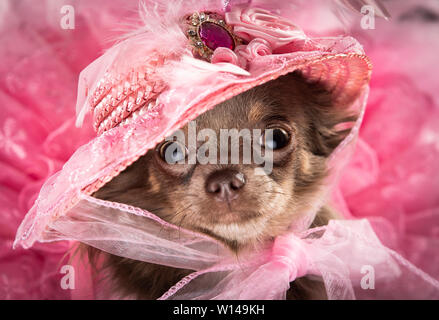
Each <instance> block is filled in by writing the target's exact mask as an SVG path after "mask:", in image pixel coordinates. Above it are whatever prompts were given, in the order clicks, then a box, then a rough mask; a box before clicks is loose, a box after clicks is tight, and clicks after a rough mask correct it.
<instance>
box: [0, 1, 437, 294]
mask: <svg viewBox="0 0 439 320" xmlns="http://www.w3.org/2000/svg"><path fill="white" fill-rule="evenodd" d="M275 2H281V3H283V5H284V6H286V7H288V6H287V5H285V3H286V2H284V1H274V2H273V3H275ZM5 3H6V5H4V6H3V7H2V8H0V17H1V19H0V21H1V22H0V43H1V44H2V45H1V46H0V58H1V60H2V62H3V63H2V64H1V66H0V102H1V105H2V107H1V108H2V109H1V110H2V113H1V117H0V169H1V170H0V180H1V185H0V188H1V193H0V205H1V208H2V209H1V215H2V219H1V222H0V239H1V240H0V274H1V275H2V276H1V277H0V298H1V299H25V298H27V299H69V298H84V297H88V298H92V297H94V298H96V297H103V296H100V295H99V294H95V292H91V291H92V290H93V289H92V288H86V287H87V286H86V283H87V281H83V282H82V287H81V288H82V289H83V290H79V293H78V291H76V290H72V291H69V290H63V289H62V288H61V286H60V285H59V284H60V281H61V278H62V276H63V274H62V273H61V272H60V266H61V265H63V264H67V263H70V262H67V260H66V257H65V255H66V253H67V252H68V250H69V248H70V246H71V243H69V242H68V241H62V242H53V243H41V244H39V243H37V244H36V245H34V246H33V247H32V248H31V249H28V250H24V249H22V248H17V249H15V250H12V243H13V239H14V236H15V232H16V230H17V228H18V225H19V224H20V222H21V220H22V219H23V217H24V215H25V213H26V212H27V211H28V210H30V209H31V207H32V205H33V202H34V200H35V199H36V197H37V194H38V192H39V190H40V188H41V186H42V184H43V183H44V182H45V180H46V179H47V178H48V177H49V176H52V175H53V174H54V173H55V172H57V171H58V170H60V169H61V167H62V166H63V164H64V163H65V162H66V161H67V160H68V158H69V157H70V156H71V155H72V154H73V152H74V151H75V150H76V149H77V148H78V147H79V146H81V145H83V144H85V143H86V142H88V141H89V140H90V139H91V138H92V137H93V136H94V133H93V130H92V128H91V126H88V125H84V126H83V128H81V129H78V128H76V127H75V110H74V109H75V108H74V104H75V100H76V95H75V92H76V83H77V79H78V75H79V72H80V71H81V70H82V69H83V68H85V67H86V66H87V65H88V64H89V63H90V62H92V61H93V60H94V59H96V58H97V57H98V55H99V54H101V53H102V49H103V48H104V47H108V44H109V41H108V40H109V38H111V37H114V36H117V35H119V33H118V32H114V33H112V32H113V30H114V25H115V21H118V20H122V18H123V19H125V18H126V17H129V16H133V12H135V11H136V10H135V9H136V8H137V1H133V2H129V3H127V2H126V1H112V2H111V4H109V3H108V1H100V0H93V1H78V2H77V5H76V6H75V10H76V14H77V21H76V28H75V29H74V30H63V29H61V28H60V27H59V19H58V18H59V16H60V15H59V12H60V7H61V6H62V5H64V3H63V2H62V1H61V2H59V4H57V5H54V4H52V3H50V4H49V3H47V4H46V5H36V4H35V3H34V1H31V0H27V1H7V2H5ZM315 3H318V1H310V3H309V8H311V7H312V8H313V9H315V8H316V7H315ZM387 3H388V9H389V11H390V12H391V14H392V16H394V17H398V16H401V15H403V14H404V13H407V12H410V9H411V8H413V7H414V5H415V4H417V2H416V1H414V0H413V1H406V2H404V3H401V2H398V1H388V2H386V5H387ZM217 5H218V6H221V5H222V3H219V2H218V3H217ZM425 6H426V7H428V8H430V9H431V10H435V11H436V12H438V11H439V9H438V8H437V4H435V2H434V1H425ZM322 8H323V7H322ZM310 11H311V10H308V11H306V10H303V11H302V10H298V9H297V7H296V11H288V12H291V13H290V14H289V16H290V17H295V18H296V19H295V20H294V21H295V23H296V21H297V25H300V27H301V28H302V29H303V30H304V31H305V32H312V33H315V34H319V35H322V34H325V35H333V34H338V33H339V32H340V31H341V30H340V22H339V20H338V19H337V18H334V16H333V15H332V14H331V13H330V12H329V11H328V10H326V9H325V10H323V9H322V10H321V11H319V10H313V11H312V14H310ZM48 12H49V13H51V14H48ZM285 12H286V11H285ZM47 16H52V17H56V18H53V21H51V20H50V19H49V20H46V19H45V18H43V17H47ZM322 16H324V17H329V18H328V19H322V18H321V17H322ZM246 17H247V18H248V19H250V20H254V19H260V20H261V21H267V20H266V18H267V16H266V14H265V13H258V14H255V13H252V12H250V13H249V14H248V15H247V16H246ZM232 18H233V19H236V17H232ZM232 18H231V19H232ZM261 18H263V19H261ZM268 18H269V17H268ZM268 18H267V19H268ZM234 21H235V20H234ZM268 21H269V20H268ZM240 23H243V25H242V27H241V28H242V29H241V30H242V35H244V36H245V34H251V33H255V32H256V33H257V32H259V31H258V29H255V30H253V29H251V30H250V29H248V28H247V27H248V26H246V25H245V24H244V23H245V21H241V22H240ZM261 23H262V22H261ZM264 23H265V22H264ZM355 23H356V24H355V25H353V26H352V27H351V30H350V31H351V33H352V35H353V36H355V37H356V38H357V39H359V40H360V42H361V43H362V44H363V45H364V46H365V50H366V52H367V54H368V55H369V56H370V57H371V59H372V61H373V63H374V75H373V78H372V82H371V90H370V97H369V103H368V106H367V111H366V113H365V115H364V123H363V125H362V128H361V130H360V136H359V139H358V142H357V148H356V152H355V153H354V157H353V159H352V161H351V163H350V165H349V166H348V167H347V168H346V170H345V171H344V173H343V176H342V177H341V179H340V182H339V187H338V188H335V190H334V192H333V199H334V204H335V205H336V206H337V208H338V209H339V211H341V212H343V213H344V214H345V216H346V217H348V218H350V219H351V218H370V219H369V220H370V221H371V226H372V227H373V231H372V229H371V228H370V225H369V222H364V221H365V220H358V221H357V220H352V221H351V220H347V221H341V222H333V223H331V224H330V225H329V226H328V227H327V228H325V233H324V236H323V237H321V238H317V239H314V238H313V237H312V235H313V234H318V233H319V232H322V231H323V230H311V231H310V232H309V234H307V235H303V238H297V237H296V238H294V237H292V236H291V237H289V238H288V237H287V239H288V241H286V240H285V239H279V241H278V243H277V244H278V247H277V248H275V250H274V251H273V255H270V254H268V253H267V254H266V255H263V256H261V257H259V259H260V260H259V259H258V260H257V263H256V264H254V265H249V266H248V268H249V270H251V271H252V272H251V273H250V274H251V277H249V278H245V277H243V275H242V274H240V273H237V272H234V270H235V269H234V268H235V265H234V264H233V263H232V264H228V265H227V266H226V265H220V267H218V266H217V265H215V263H214V262H215V258H214V257H212V256H207V258H206V260H202V261H203V262H204V263H205V264H203V265H200V270H201V269H203V268H204V269H205V268H206V266H212V267H213V266H214V265H215V268H214V269H212V270H210V271H212V272H213V271H216V272H220V271H221V270H223V271H224V277H223V278H222V279H223V281H222V282H221V283H218V284H217V285H216V286H215V287H213V288H212V290H211V291H210V292H209V293H205V295H204V296H202V297H197V296H194V295H193V292H196V290H191V288H198V287H202V286H203V283H204V282H207V281H209V276H210V273H209V272H204V273H202V274H201V273H200V274H196V275H192V278H190V279H185V281H186V282H185V283H184V286H183V285H180V286H177V287H176V288H173V289H171V291H170V292H169V294H168V295H167V296H165V297H169V298H172V297H174V298H215V297H216V298H254V297H253V296H251V295H249V293H252V292H254V293H255V294H258V295H257V296H255V297H258V298H283V295H284V291H282V290H286V288H285V287H282V285H284V284H285V283H286V282H285V279H287V280H291V279H293V278H295V277H298V276H300V275H303V274H304V273H306V274H309V273H312V274H316V275H320V276H322V277H323V279H324V280H327V281H329V280H331V279H332V280H333V279H340V282H341V283H342V282H343V281H346V279H348V278H349V279H350V283H342V284H343V285H341V286H336V285H334V286H328V287H327V290H328V295H329V297H330V298H334V299H337V298H338V299H339V298H354V297H357V298H389V297H390V298H393V297H394V298H397V297H405V298H420V297H422V298H436V299H437V298H438V296H437V289H435V288H437V286H438V284H437V279H439V270H438V268H437V265H438V264H439V255H438V252H437V248H438V247H439V177H438V172H439V164H438V161H437V159H438V158H439V134H438V128H439V107H438V104H439V95H438V93H437V88H438V87H439V77H437V75H435V73H434V72H431V70H432V68H433V67H434V66H435V64H436V60H437V54H436V52H437V50H438V48H439V43H438V41H439V40H438V39H437V37H435V35H436V34H438V31H439V25H438V24H437V23H425V22H422V21H419V20H416V19H413V20H404V21H403V20H401V21H398V20H397V19H395V20H394V21H393V22H385V21H380V20H377V21H376V24H377V25H376V29H378V30H379V32H373V33H372V32H370V30H362V29H360V28H359V23H358V20H355ZM322 30H324V32H322ZM276 35H277V34H276ZM297 35H300V32H299V31H298V30H296V29H295V28H294V26H291V25H289V24H287V26H286V28H285V34H282V36H283V38H288V37H290V36H297ZM283 44H284V43H283V42H272V44H271V48H274V47H275V48H279V50H281V49H282V48H281V46H282V45H283ZM303 45H304V44H303V43H302V42H299V43H298V44H297V46H303ZM263 50H264V51H259V49H258V48H257V47H255V51H252V52H253V54H258V55H261V54H260V53H261V52H262V53H263V52H265V50H268V49H266V48H265V47H264V48H263ZM281 51H282V50H281ZM230 61H233V62H234V61H235V60H233V59H232V60H230ZM237 65H238V66H242V64H240V63H239V60H238V62H237ZM244 68H245V66H244ZM177 72H178V70H177ZM164 111H166V110H164ZM85 123H87V122H85ZM151 123H154V122H151ZM117 134H118V131H117V130H116V131H114V132H112V133H111V134H109V135H108V139H109V140H111V135H117ZM142 148H145V146H142ZM71 178H72V179H74V178H75V177H71ZM46 188H50V183H48V184H47V185H46ZM54 196H55V195H54ZM78 196H79V195H78ZM49 200H50V199H47V201H49ZM62 222H63V221H59V225H58V227H59V228H61V227H65V226H66V225H67V224H66V225H64V226H63V225H62V224H61V223H62ZM347 229H348V230H350V232H346V230H347ZM340 230H344V231H343V234H344V235H345V236H351V237H353V238H352V239H354V240H355V241H358V242H354V243H356V244H358V245H359V246H361V247H362V248H363V249H364V250H372V249H373V253H371V254H370V255H366V256H361V257H357V256H353V257H352V256H351V254H352V252H351V251H348V250H349V249H348V247H343V246H340V247H338V246H336V245H335V243H341V244H344V243H345V242H337V241H340V239H339V237H338V234H339V233H338V232H339V231H340ZM357 232H358V233H359V234H362V235H368V237H367V239H360V238H357V237H355V235H356V234H357ZM375 233H376V234H377V235H378V238H379V240H378V238H376V237H375ZM51 236H52V237H53V238H52V239H56V234H51ZM188 237H189V236H188ZM282 240H285V242H283V241H282ZM345 240H346V239H345ZM298 241H300V243H301V245H300V247H301V248H302V247H303V248H307V249H309V250H307V251H306V257H305V255H304V256H303V257H302V258H300V259H298V260H300V261H301V263H300V265H296V264H291V261H297V260H296V259H295V257H291V256H288V255H287V254H286V253H285V252H291V251H293V250H292V249H293V248H294V245H295V244H296V245H297V243H299V242H298ZM346 241H347V240H346ZM362 241H363V242H362ZM366 241H367V242H372V243H373V245H372V246H370V243H368V244H367V245H366ZM350 242H351V245H352V241H350ZM284 245H285V246H287V247H288V248H289V250H286V251H285V250H284ZM182 248H184V246H183V247H182ZM349 248H351V247H349ZM389 248H390V249H389ZM107 249H108V251H110V249H109V248H107ZM321 250H324V252H322V251H321ZM267 252H268V251H267ZM294 252H295V251H294ZM328 252H329V254H330V255H331V259H326V260H321V257H322V256H323V255H324V254H325V253H326V254H328ZM194 254H195V252H194ZM197 254H199V252H198V253H197ZM298 254H299V255H301V254H304V252H300V253H298ZM346 256H349V257H350V258H349V259H351V260H352V261H355V263H357V264H365V265H367V264H373V265H376V266H378V269H377V270H376V274H377V275H379V274H380V275H382V276H383V278H382V279H380V278H377V281H379V283H381V284H382V285H383V286H384V285H387V286H389V288H392V290H387V291H386V290H384V291H386V292H387V295H385V294H383V295H380V293H379V292H378V291H367V290H366V291H365V290H361V289H358V284H359V283H360V281H359V278H358V277H360V276H361V275H362V274H358V270H361V268H358V266H355V265H354V266H352V265H350V266H349V265H344V264H343V263H341V262H340V261H344V260H348V259H346V258H345V257H346ZM272 257H275V258H274V259H273V261H274V262H273V261H271V260H270V259H271V258H272ZM208 258H211V260H209V259H208ZM370 259H376V260H373V261H371V260H370ZM181 261H183V260H181ZM184 261H186V260H184ZM287 262H288V263H287ZM381 262H382V263H381ZM221 268H222V269H221ZM349 268H352V270H349ZM354 269H355V271H356V272H357V273H355V272H353V270H354ZM273 270H276V271H277V272H276V274H277V276H275V277H273V276H270V277H267V276H266V274H267V273H270V275H272V274H273V272H272V271H273ZM395 270H397V271H398V272H396V271H395ZM351 271H352V272H351ZM346 273H350V274H351V275H350V276H346ZM81 274H83V275H84V277H86V276H87V272H86V270H84V271H83V272H81ZM395 274H399V277H402V278H403V279H405V283H411V284H414V285H413V287H408V288H405V289H406V290H405V291H404V290H403V289H404V288H403V287H399V286H398V284H395V283H392V281H390V280H389V278H388V277H386V275H395ZM267 278H269V279H270V282H271V281H273V282H277V281H279V287H278V289H279V290H278V291H276V292H273V291H264V290H265V289H266V288H267V286H268V285H269V284H268V283H266V282H265V281H262V280H263V279H267ZM85 279H87V278H85ZM388 280H389V281H388ZM236 281H240V282H241V283H242V284H243V285H242V286H240V287H239V288H237V287H236V286H235V283H236ZM255 281H259V282H260V285H261V286H260V287H259V288H256V289H255V291H249V290H246V289H248V288H250V285H249V287H246V286H245V284H249V283H255ZM386 281H387V282H386ZM352 283H356V284H357V287H356V286H353V285H352ZM252 288H254V287H252ZM346 288H348V289H346ZM226 289H227V290H226ZM215 290H216V291H215ZM340 290H341V291H340ZM343 290H344V291H343ZM435 290H436V291H435ZM390 291H393V292H395V293H401V294H400V295H395V296H392V295H389V294H388V293H389V292H390ZM262 292H266V296H262ZM171 293H172V294H171ZM221 293H222V294H221ZM107 298H108V296H107Z"/></svg>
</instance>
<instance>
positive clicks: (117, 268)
mask: <svg viewBox="0 0 439 320" xmlns="http://www.w3.org/2000/svg"><path fill="white" fill-rule="evenodd" d="M354 120H355V117H354V116H352V115H350V114H347V113H346V111H345V108H344V106H333V105H332V99H331V96H330V94H329V93H328V92H326V91H325V90H323V89H322V88H321V87H319V86H317V85H309V84H306V83H305V82H304V81H303V79H302V78H301V76H300V75H298V74H295V73H293V74H289V75H286V76H283V77H281V78H279V79H277V80H273V81H271V82H269V83H267V84H265V85H261V86H259V87H257V88H254V89H251V90H250V91H247V92H245V93H243V94H241V95H238V96H236V97H234V98H232V99H230V100H228V101H226V102H224V103H222V104H220V105H218V106H216V107H215V108H214V109H213V110H210V111H208V112H206V113H204V114H203V115H201V116H199V117H198V118H197V131H200V130H201V129H203V128H211V129H213V130H215V131H216V132H219V130H220V129H222V128H227V129H230V128H236V129H238V130H241V129H243V128H249V129H253V128H260V129H264V128H265V127H266V126H267V125H276V126H281V127H282V128H286V130H288V132H289V133H290V135H291V137H292V139H291V142H290V144H289V145H288V146H287V147H285V148H283V149H281V150H278V151H276V152H275V155H274V163H273V164H274V167H273V170H272V172H271V173H270V174H268V175H265V176H256V175H255V174H254V169H255V167H257V165H256V164H245V165H244V164H237V165H213V164H205V165H200V164H196V165H189V164H182V165H170V164H167V163H164V162H162V161H161V160H160V158H159V157H158V152H157V150H150V151H149V152H148V153H147V154H146V155H145V156H143V157H142V158H140V159H139V160H138V161H137V162H135V163H134V164H133V165H131V166H130V167H129V168H127V169H126V170H125V171H124V172H122V173H121V174H120V175H119V176H117V177H116V178H114V179H113V180H112V181H110V182H109V183H108V184H107V185H105V186H104V187H103V188H102V189H101V190H99V191H98V192H96V193H95V195H94V196H95V197H97V198H101V199H105V200H111V201H115V202H121V203H126V204H130V205H133V206H137V207H140V208H144V209H146V210H149V211H151V212H153V213H155V214H156V215H158V216H159V217H161V218H162V219H164V220H167V221H169V222H171V223H174V224H176V225H180V226H182V227H184V228H187V229H191V230H195V231H198V232H203V233H205V234H208V235H210V236H212V237H214V238H216V239H219V240H221V241H223V242H224V243H225V244H226V245H228V246H229V247H230V248H231V250H234V251H235V252H236V253H237V254H239V252H240V251H241V250H244V249H249V248H252V247H256V246H258V245H260V244H261V243H264V242H266V241H270V240H271V239H273V238H274V237H275V236H277V235H279V234H282V233H284V232H285V231H286V230H287V229H288V227H289V226H290V225H291V224H292V223H294V221H295V220H296V219H298V218H299V217H300V216H301V215H302V214H304V213H305V212H306V211H307V209H308V208H310V205H311V204H312V203H313V202H314V201H315V200H316V199H317V198H318V197H319V195H320V194H319V187H320V186H321V184H322V182H323V180H324V178H325V177H326V175H327V173H328V172H327V169H326V159H327V157H328V156H329V155H330V154H331V152H332V151H333V150H334V148H335V147H336V146H337V145H338V144H339V143H340V141H342V139H343V138H344V137H345V136H346V134H347V133H348V131H347V130H345V131H337V130H336V128H335V126H336V125H337V124H339V123H342V122H352V121H354ZM187 130H188V128H187V126H186V127H184V128H183V131H184V132H185V133H187ZM217 136H218V137H219V136H220V134H219V133H218V134H217ZM219 154H220V153H219V152H218V155H219ZM232 169H233V170H236V171H239V172H242V173H243V174H244V175H245V177H246V183H245V186H244V187H243V188H242V190H240V193H239V199H238V200H235V201H233V202H228V205H225V204H224V203H222V202H218V201H214V200H213V199H212V197H211V195H209V194H208V193H206V192H205V188H206V180H207V179H208V178H209V177H210V176H211V175H212V174H213V173H215V172H217V171H221V170H232ZM333 217H334V214H333V212H331V210H330V209H329V208H327V207H323V208H322V209H321V210H320V212H319V214H318V215H317V217H316V219H315V221H314V225H324V224H326V223H327V222H328V220H329V219H331V218H333ZM261 221H262V222H261ZM230 224H235V225H237V226H238V229H236V228H230V227H229V226H230ZM87 250H88V251H89V253H90V254H91V255H92V256H93V255H96V254H99V251H98V250H97V249H93V248H90V247H88V248H87ZM106 266H107V267H108V269H109V270H110V272H111V274H112V276H113V278H114V280H115V283H116V285H117V287H118V289H119V290H120V292H122V293H123V294H126V295H135V296H136V297H137V298H139V299H155V298H158V297H159V296H160V295H161V294H163V293H164V292H165V291H166V290H167V289H168V288H169V287H170V286H172V285H173V284H175V283H176V282H177V281H178V280H180V279H181V278H182V277H184V276H185V275H187V274H188V273H190V272H191V271H190V270H178V269H175V268H170V267H165V266H159V265H154V264H150V263H145V262H140V261H134V260H130V259H127V258H122V257H118V256H114V255H108V254H106ZM325 297H326V295H325V291H324V287H323V284H322V282H320V281H318V280H311V279H308V278H301V279H298V280H296V281H295V282H294V283H292V286H291V288H290V290H289V291H288V293H287V298H290V299H321V298H325Z"/></svg>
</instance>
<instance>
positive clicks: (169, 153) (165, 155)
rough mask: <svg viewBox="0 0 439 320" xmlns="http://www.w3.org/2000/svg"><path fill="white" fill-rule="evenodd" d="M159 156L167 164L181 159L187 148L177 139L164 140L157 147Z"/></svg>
mask: <svg viewBox="0 0 439 320" xmlns="http://www.w3.org/2000/svg"><path fill="white" fill-rule="evenodd" d="M159 153H160V158H162V160H163V161H165V162H166V163H168V164H175V163H178V162H181V161H183V160H184V159H185V158H186V155H187V148H186V146H184V145H183V144H181V143H180V142H177V141H165V142H164V143H163V144H162V145H161V146H160V147H159Z"/></svg>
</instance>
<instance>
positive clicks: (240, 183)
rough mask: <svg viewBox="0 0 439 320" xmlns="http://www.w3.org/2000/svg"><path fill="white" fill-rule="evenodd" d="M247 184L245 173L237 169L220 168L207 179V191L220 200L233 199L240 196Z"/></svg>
mask: <svg viewBox="0 0 439 320" xmlns="http://www.w3.org/2000/svg"><path fill="white" fill-rule="evenodd" d="M244 185H245V176H244V174H243V173H241V172H238V171H235V170H229V169H225V170H220V171H215V172H214V173H212V174H211V175H210V176H209V177H208V178H207V181H206V191H207V193H210V194H212V195H214V196H215V198H216V199H217V200H220V201H227V202H229V201H232V200H234V199H236V198H237V197H238V196H239V191H240V190H241V189H242V187H244Z"/></svg>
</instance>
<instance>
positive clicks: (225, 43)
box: [199, 22, 235, 50]
mask: <svg viewBox="0 0 439 320" xmlns="http://www.w3.org/2000/svg"><path fill="white" fill-rule="evenodd" d="M199 32H200V38H201V41H203V43H204V44H205V45H206V46H207V47H208V48H210V49H212V50H215V49H216V48H218V47H226V48H229V49H231V50H233V49H234V48H235V42H234V41H233V38H232V36H231V35H230V33H229V32H228V31H227V30H226V29H224V28H223V27H221V26H219V25H217V24H215V23H212V22H203V23H202V24H201V26H200V31H199Z"/></svg>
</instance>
